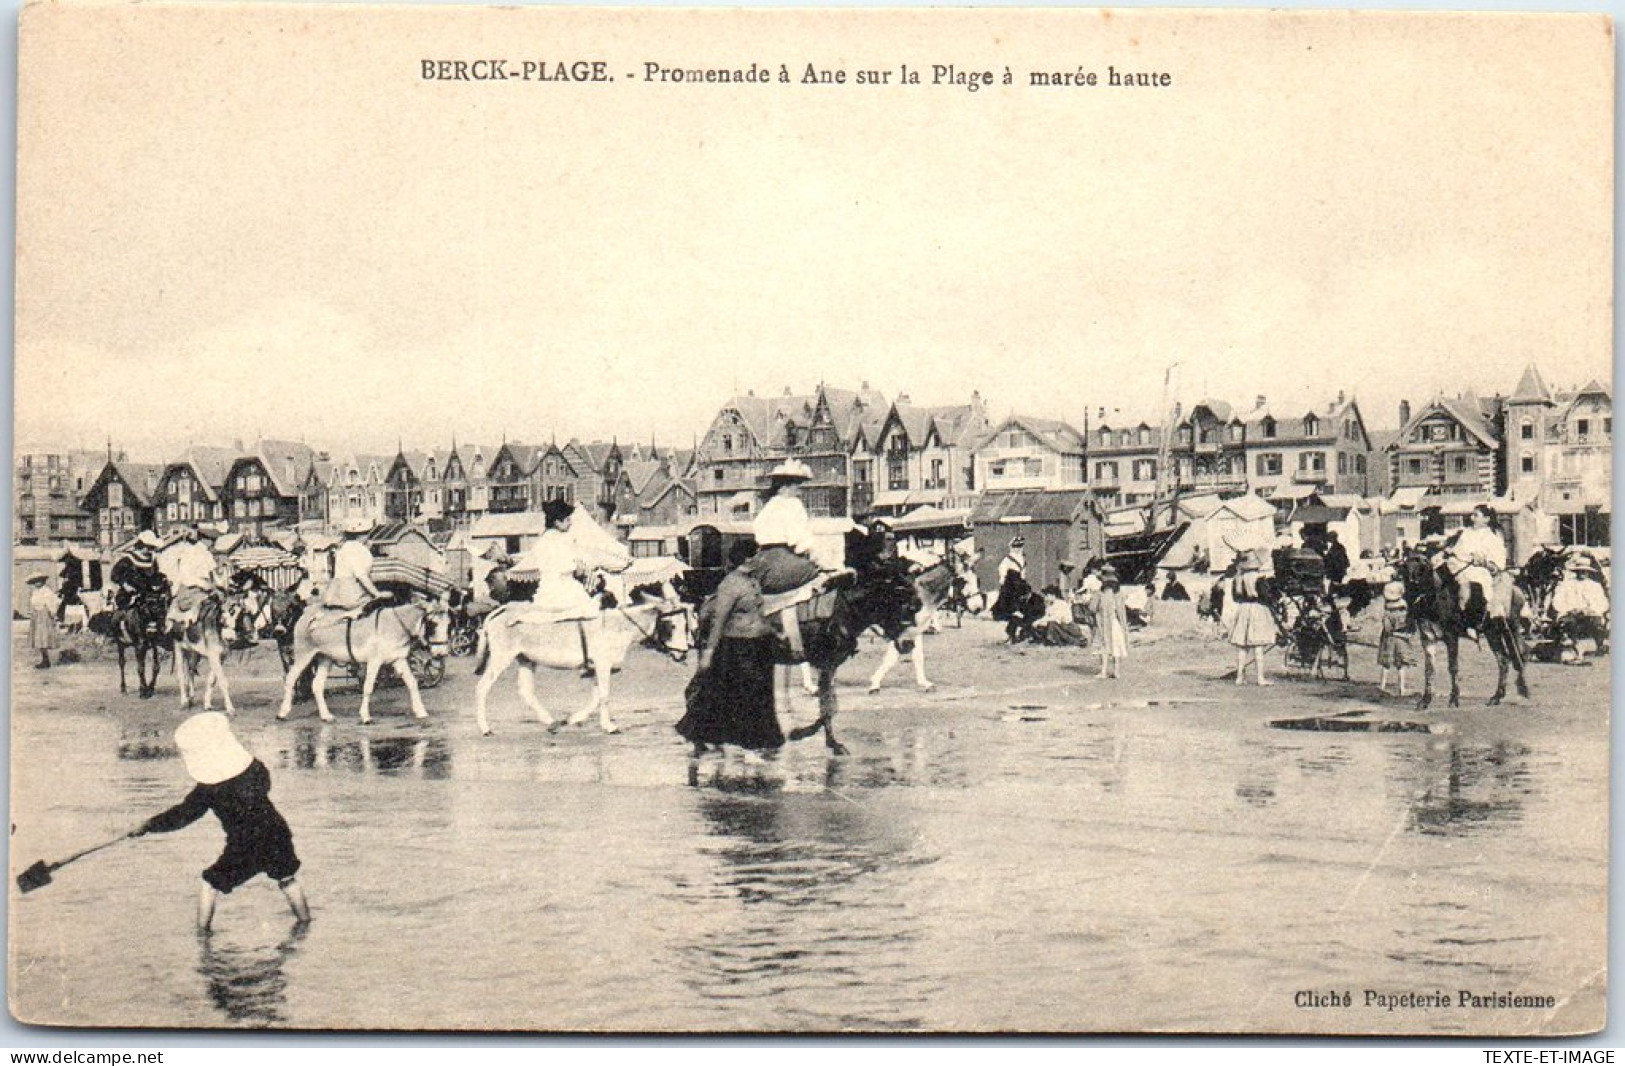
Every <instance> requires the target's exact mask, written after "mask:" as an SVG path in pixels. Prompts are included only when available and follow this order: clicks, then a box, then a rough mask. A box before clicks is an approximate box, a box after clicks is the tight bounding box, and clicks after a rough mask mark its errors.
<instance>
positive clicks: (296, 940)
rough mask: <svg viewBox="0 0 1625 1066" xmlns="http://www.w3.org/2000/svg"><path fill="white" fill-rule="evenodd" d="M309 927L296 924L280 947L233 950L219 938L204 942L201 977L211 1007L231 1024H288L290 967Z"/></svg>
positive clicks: (204, 937)
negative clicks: (288, 973)
mask: <svg viewBox="0 0 1625 1066" xmlns="http://www.w3.org/2000/svg"><path fill="white" fill-rule="evenodd" d="M308 930H309V926H308V925H305V924H302V923H301V924H296V925H295V926H294V927H293V928H292V929H291V930H290V931H289V932H288V935H287V936H285V937H283V938H282V940H281V941H280V942H278V943H276V944H252V945H233V944H227V943H223V942H222V941H221V938H220V937H219V936H218V935H213V934H208V933H205V934H202V935H200V936H199V937H198V944H199V954H198V968H197V969H198V976H200V977H202V978H203V981H204V984H205V985H206V986H207V988H208V996H209V1001H210V1002H211V1003H213V1004H214V1005H215V1006H216V1007H217V1008H219V1010H220V1012H221V1013H222V1014H224V1015H225V1016H226V1019H227V1020H228V1021H232V1022H238V1023H243V1024H247V1025H276V1024H279V1023H283V1022H286V1021H287V1018H286V1015H285V1011H286V1008H287V994H288V977H287V974H286V973H285V972H284V967H285V966H286V964H287V961H288V959H289V958H290V957H291V956H292V955H293V953H294V952H295V951H297V950H298V948H299V945H300V943H301V942H302V941H303V940H304V938H305V933H306V932H307V931H308Z"/></svg>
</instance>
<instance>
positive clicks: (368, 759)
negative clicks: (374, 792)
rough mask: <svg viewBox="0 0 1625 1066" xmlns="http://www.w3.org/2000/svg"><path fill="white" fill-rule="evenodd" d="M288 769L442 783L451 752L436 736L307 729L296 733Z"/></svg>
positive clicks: (324, 727) (288, 760)
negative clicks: (406, 777)
mask: <svg viewBox="0 0 1625 1066" xmlns="http://www.w3.org/2000/svg"><path fill="white" fill-rule="evenodd" d="M286 765H288V766H290V767H292V768H294V769H298V770H349V771H352V772H355V773H363V774H372V773H376V774H401V773H410V774H412V775H414V776H419V777H424V778H427V779H430V780H441V779H445V778H449V777H450V776H451V749H450V747H449V746H448V745H447V743H446V741H445V739H444V738H442V737H436V736H407V737H390V736H384V737H374V736H369V735H368V734H366V733H361V734H359V735H358V734H355V733H353V732H349V731H340V730H338V729H336V728H335V727H333V726H331V725H323V726H305V727H301V728H299V729H298V730H296V731H295V733H294V736H293V739H292V741H291V742H290V744H289V746H288V750H287V763H286Z"/></svg>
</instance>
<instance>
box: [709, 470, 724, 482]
mask: <svg viewBox="0 0 1625 1066" xmlns="http://www.w3.org/2000/svg"><path fill="white" fill-rule="evenodd" d="M711 478H712V480H713V481H715V482H717V484H719V485H720V484H721V483H722V467H720V466H719V467H717V468H716V469H715V470H713V471H711Z"/></svg>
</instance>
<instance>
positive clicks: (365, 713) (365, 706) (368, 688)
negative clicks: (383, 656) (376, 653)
mask: <svg viewBox="0 0 1625 1066" xmlns="http://www.w3.org/2000/svg"><path fill="white" fill-rule="evenodd" d="M382 665H384V664H383V661H382V660H380V659H371V660H368V662H367V674H366V677H365V678H363V679H362V682H361V724H362V725H371V724H372V709H371V705H372V687H373V686H374V685H376V684H377V683H378V668H379V667H380V666H382Z"/></svg>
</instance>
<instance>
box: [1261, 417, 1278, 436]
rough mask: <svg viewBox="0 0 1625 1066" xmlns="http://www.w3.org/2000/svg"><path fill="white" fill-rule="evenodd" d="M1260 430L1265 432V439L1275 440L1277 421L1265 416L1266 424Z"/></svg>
mask: <svg viewBox="0 0 1625 1066" xmlns="http://www.w3.org/2000/svg"><path fill="white" fill-rule="evenodd" d="M1260 428H1261V429H1262V430H1263V432H1264V436H1265V438H1267V439H1269V440H1274V439H1275V419H1273V418H1271V417H1270V416H1269V415H1265V416H1264V423H1263V425H1262V426H1261V427H1260Z"/></svg>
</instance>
